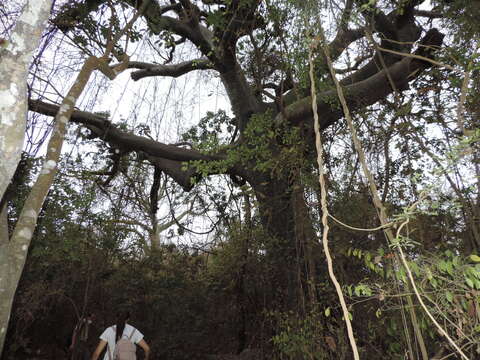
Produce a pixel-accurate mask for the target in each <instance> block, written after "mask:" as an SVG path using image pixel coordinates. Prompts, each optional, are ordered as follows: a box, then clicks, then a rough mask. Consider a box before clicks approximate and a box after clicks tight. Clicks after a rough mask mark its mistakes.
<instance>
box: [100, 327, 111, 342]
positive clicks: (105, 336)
mask: <svg viewBox="0 0 480 360" xmlns="http://www.w3.org/2000/svg"><path fill="white" fill-rule="evenodd" d="M111 330H112V329H111V328H109V327H108V328H106V329H105V331H104V332H103V333H102V335H100V340H103V341H106V342H107V343H108V340H109V339H110V336H109V334H110V332H111Z"/></svg>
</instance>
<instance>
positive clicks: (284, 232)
mask: <svg viewBox="0 0 480 360" xmlns="http://www.w3.org/2000/svg"><path fill="white" fill-rule="evenodd" d="M142 3H143V1H129V0H125V1H120V0H119V1H107V0H85V1H81V2H73V1H72V2H67V4H66V5H65V6H63V7H62V8H61V9H60V10H59V12H58V14H56V16H55V17H54V18H53V20H52V22H53V23H54V24H56V25H57V26H58V28H59V29H61V30H62V31H63V32H64V33H66V34H72V33H73V34H75V35H76V36H75V37H74V39H75V38H76V39H82V37H81V36H78V34H79V33H80V32H82V31H83V33H84V34H91V35H92V34H94V33H95V31H92V27H93V28H94V29H95V26H100V25H99V24H96V23H95V19H96V16H97V15H96V14H100V13H102V11H104V9H105V7H107V6H122V7H124V8H127V9H128V8H134V7H137V8H138V7H139V6H141V5H142ZM452 4H453V5H452ZM458 4H459V2H455V1H453V2H452V1H438V2H427V1H422V0H404V1H363V0H346V1H338V2H332V3H331V5H332V7H325V6H324V5H325V4H323V2H320V1H318V2H317V1H305V2H296V1H288V0H283V1H282V0H279V1H256V0H228V1H227V0H224V1H222V0H204V1H190V0H179V1H173V0H172V1H168V2H167V1H164V2H163V1H151V3H150V4H149V5H148V9H147V11H145V13H144V15H143V18H144V20H145V24H146V26H147V29H146V30H145V32H144V35H143V36H145V37H149V40H151V43H156V44H157V45H158V44H163V46H164V49H163V51H164V54H165V58H166V61H165V63H163V64H159V63H153V62H152V60H151V59H150V58H149V53H148V52H145V55H137V58H136V59H132V61H130V63H129V65H128V66H129V68H130V69H131V70H132V72H131V78H132V79H133V80H135V81H143V80H142V79H145V78H147V77H153V76H157V77H179V76H182V75H185V74H187V73H189V72H193V71H209V72H210V73H214V74H215V75H216V76H218V77H219V78H220V79H221V82H222V84H223V86H224V88H225V90H226V94H227V97H228V99H229V102H230V105H231V110H232V113H233V118H232V120H231V123H230V124H228V125H230V126H233V128H234V130H233V131H232V133H231V139H229V141H228V142H218V141H216V140H215V138H214V137H213V138H211V139H204V140H208V141H206V142H207V143H208V144H205V143H203V144H200V143H199V142H198V141H197V142H190V143H189V144H187V143H186V142H182V143H180V144H174V145H173V144H167V143H161V142H158V141H155V140H153V139H151V138H149V137H144V136H140V135H138V134H135V133H132V132H130V131H125V130H124V128H123V127H122V126H116V119H105V117H104V116H100V115H98V114H94V113H90V112H85V111H80V110H78V111H75V112H74V113H73V115H72V121H73V122H75V123H78V124H80V125H81V126H83V127H86V128H87V129H89V131H90V134H91V137H92V138H97V139H100V140H101V141H102V142H104V143H106V144H108V146H109V147H110V148H111V149H112V151H111V154H113V155H112V159H113V160H114V162H113V163H114V166H113V168H112V173H114V172H115V170H116V169H118V164H119V161H120V160H121V158H122V157H123V158H125V159H128V154H130V153H136V154H138V157H137V159H142V160H143V161H148V162H149V163H150V164H151V166H152V167H154V168H155V170H156V173H157V175H158V173H159V172H160V171H161V172H164V173H165V174H167V175H168V176H170V178H171V179H173V180H174V181H175V182H177V183H178V184H179V185H180V186H181V187H182V188H183V189H184V190H185V191H190V190H192V189H193V188H194V187H195V185H196V184H197V183H198V182H199V181H200V180H201V179H202V178H205V177H208V176H210V175H215V174H225V175H229V176H230V177H231V179H232V180H233V181H234V182H235V183H237V184H244V183H248V184H249V185H250V186H251V188H252V189H253V191H254V194H255V197H256V200H257V203H258V211H259V215H260V219H261V223H262V225H263V227H264V229H265V230H266V232H267V233H268V236H269V240H268V241H267V242H266V244H265V253H266V259H267V261H268V265H269V268H270V269H271V270H272V272H271V278H270V282H271V286H272V289H271V291H269V292H268V294H269V295H270V298H269V299H268V303H269V304H271V305H272V306H273V307H277V308H279V309H292V308H296V306H297V305H298V303H299V302H301V301H302V300H301V299H304V297H305V296H310V300H311V301H312V302H315V300H316V297H318V294H316V293H315V290H316V289H315V288H314V287H312V288H310V290H311V291H308V292H307V291H305V290H304V289H306V288H308V287H309V284H311V283H312V281H309V280H312V277H313V279H314V277H315V274H316V271H317V270H316V269H317V268H318V262H319V260H320V259H321V257H320V256H319V251H318V247H317V245H316V243H317V235H316V229H317V227H316V224H313V223H312V221H311V220H310V218H311V211H310V210H311V209H310V208H309V206H308V205H307V203H306V201H305V197H304V187H305V186H307V185H308V184H307V181H306V179H305V174H308V173H310V174H314V173H315V172H316V170H315V168H314V166H313V165H312V164H313V159H314V158H315V146H314V139H315V136H314V127H313V113H312V104H311V102H312V97H311V96H310V89H311V87H310V85H311V84H310V81H309V80H308V76H307V75H306V74H307V68H308V59H307V53H308V48H309V44H310V42H311V41H312V40H313V39H317V36H318V33H319V28H318V21H324V24H323V26H324V27H325V28H327V39H328V40H327V42H326V43H325V44H323V46H324V47H327V48H328V52H329V54H330V56H331V59H332V61H333V63H334V66H335V67H336V68H337V70H339V71H338V72H339V73H341V80H340V84H341V86H342V88H343V93H344V94H345V98H346V105H347V106H348V108H349V109H350V111H351V112H352V113H353V114H354V118H355V115H358V116H359V117H358V118H357V120H358V119H361V116H360V115H365V114H367V115H365V116H368V111H370V110H371V109H375V108H376V107H378V106H386V105H391V104H392V103H395V104H394V105H395V106H394V107H393V108H394V109H395V111H396V112H397V114H400V113H403V114H404V117H405V114H406V113H407V115H408V113H409V111H412V109H415V108H418V107H421V106H423V102H422V101H423V100H424V99H423V98H421V96H420V95H422V94H421V93H420V92H418V93H417V94H418V99H419V101H418V102H415V101H417V100H416V97H415V96H410V97H409V98H408V101H405V103H402V101H403V100H402V94H409V89H410V87H411V86H412V84H417V83H419V84H424V85H423V86H424V87H423V90H422V91H423V92H427V91H430V90H431V89H432V88H433V89H435V87H436V86H438V84H440V82H441V81H442V80H443V79H444V78H445V77H446V76H448V75H446V76H445V74H442V73H439V72H437V73H431V74H429V73H428V72H429V71H430V70H431V68H432V67H439V68H441V67H442V64H441V63H439V62H438V61H436V60H435V59H434V58H435V56H436V54H437V53H439V52H441V50H442V46H443V42H444V37H445V35H448V36H449V37H450V38H452V37H453V36H454V35H455V34H451V33H450V34H447V33H445V34H443V33H442V32H440V31H439V30H438V29H437V28H436V27H435V26H438V25H439V23H438V20H436V19H438V18H442V17H443V16H446V15H447V14H446V13H443V11H444V10H445V9H447V8H448V9H450V8H452V6H453V8H454V9H456V11H465V9H464V8H463V7H461V6H459V5H458ZM445 11H446V10H445ZM476 11H477V10H476ZM450 29H451V28H447V27H446V28H445V30H442V31H444V32H446V31H450ZM135 35H139V34H138V33H137V34H135ZM83 36H84V35H83ZM83 39H85V36H84V37H83ZM92 39H93V35H92V38H90V39H87V40H88V41H93V40H92ZM88 41H87V42H88ZM449 41H450V40H449ZM85 43H86V42H85V41H82V44H81V45H82V46H85ZM186 45H188V46H190V48H191V49H192V48H193V50H191V51H189V52H185V51H184V52H183V53H184V54H185V53H187V54H188V55H189V56H190V58H189V59H185V58H181V57H180V56H179V55H177V54H176V50H177V49H185V48H186ZM321 48H322V47H319V48H318V49H319V50H318V51H316V52H314V56H315V59H314V64H315V69H316V72H315V77H316V81H317V82H318V83H317V89H318V90H317V93H316V99H317V100H316V101H317V108H318V113H319V121H320V130H321V131H322V133H323V136H324V137H327V140H328V136H335V135H334V132H332V131H330V130H331V128H332V127H334V126H338V125H339V124H341V123H342V121H343V119H344V112H343V110H342V106H341V105H340V102H339V100H338V98H337V90H336V89H335V86H334V82H333V81H332V79H331V77H330V71H329V68H328V66H327V65H328V62H327V58H326V57H325V56H324V52H323V51H320V49H321ZM156 50H158V48H157V49H156ZM160 51H161V50H160ZM352 56H354V57H355V59H351V57H352ZM174 59H175V60H177V59H181V61H179V62H178V63H172V61H173V62H174ZM410 94H411V93H410ZM29 105H30V110H32V111H35V112H38V113H41V114H44V115H48V116H54V115H55V114H56V113H57V112H58V106H56V105H55V104H52V103H47V102H45V101H42V100H38V99H31V100H30V104H29ZM378 119H379V120H383V121H385V122H388V121H391V117H389V116H383V118H382V117H381V116H379V117H378ZM392 124H393V121H392ZM386 137H388V134H387V135H386ZM186 139H187V140H188V137H187V138H186ZM197 140H198V139H197ZM330 140H332V139H330ZM172 142H173V141H172ZM196 145H201V146H197V147H196ZM387 148H388V145H387ZM334 153H335V148H334V147H333V148H331V153H327V154H326V156H327V157H328V156H332V157H333V156H334ZM387 158H388V156H387ZM387 160H388V159H387ZM385 177H386V178H387V180H386V181H384V183H385V184H386V185H385V186H384V192H385V193H386V192H387V190H388V175H385ZM347 200H350V199H347ZM470 218H471V219H473V218H474V217H472V216H470ZM475 226H478V224H477V225H475ZM475 226H473V228H475ZM473 239H474V240H473V241H472V244H471V247H472V248H475V247H476V248H478V247H479V244H478V237H473ZM302 289H303V290H302Z"/></svg>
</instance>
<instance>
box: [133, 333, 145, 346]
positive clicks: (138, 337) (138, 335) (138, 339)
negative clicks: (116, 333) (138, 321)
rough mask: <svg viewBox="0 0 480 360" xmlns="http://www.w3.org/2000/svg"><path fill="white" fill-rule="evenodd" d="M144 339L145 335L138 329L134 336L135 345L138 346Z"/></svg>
mask: <svg viewBox="0 0 480 360" xmlns="http://www.w3.org/2000/svg"><path fill="white" fill-rule="evenodd" d="M142 339H143V334H142V333H141V332H140V331H138V329H135V332H134V333H133V335H132V342H133V343H135V344H138V343H139V342H140V340H142Z"/></svg>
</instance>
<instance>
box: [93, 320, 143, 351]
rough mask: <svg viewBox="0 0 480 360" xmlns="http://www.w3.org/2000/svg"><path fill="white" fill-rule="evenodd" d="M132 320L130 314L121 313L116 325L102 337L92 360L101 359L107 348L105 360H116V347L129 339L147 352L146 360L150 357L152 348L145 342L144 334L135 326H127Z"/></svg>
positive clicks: (109, 328) (107, 329) (108, 329)
mask: <svg viewBox="0 0 480 360" xmlns="http://www.w3.org/2000/svg"><path fill="white" fill-rule="evenodd" d="M129 318H130V313H129V312H121V313H119V314H117V322H116V325H113V326H110V327H108V328H106V329H105V331H104V332H103V333H102V335H100V342H99V343H98V346H97V348H96V349H95V352H94V353H93V355H92V358H91V360H97V359H98V358H99V357H100V354H101V353H102V351H103V349H104V348H105V346H107V351H106V352H105V356H104V357H103V360H114V354H115V346H116V345H117V343H118V342H119V341H120V340H121V339H127V340H129V341H130V342H132V343H133V344H136V345H138V346H140V347H141V348H142V349H143V351H145V360H148V358H149V356H150V347H149V346H148V344H147V343H146V342H145V340H143V334H142V333H141V332H140V331H138V330H137V329H136V328H134V327H133V326H131V325H129V324H127V321H128V320H129Z"/></svg>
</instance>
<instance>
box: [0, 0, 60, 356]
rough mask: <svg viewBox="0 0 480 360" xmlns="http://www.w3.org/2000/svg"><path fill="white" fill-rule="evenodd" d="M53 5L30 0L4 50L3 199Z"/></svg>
mask: <svg viewBox="0 0 480 360" xmlns="http://www.w3.org/2000/svg"><path fill="white" fill-rule="evenodd" d="M50 8H51V0H41V1H27V3H26V4H25V6H24V7H23V11H22V14H21V15H20V17H19V19H18V20H17V23H16V24H15V28H14V30H13V33H12V36H11V39H10V42H9V45H8V46H7V48H6V49H5V50H3V51H2V50H0V79H2V81H1V82H0V198H1V197H2V196H3V194H4V193H5V190H6V189H7V187H8V184H9V183H10V180H11V179H12V176H13V174H14V173H15V170H16V168H17V164H18V163H19V161H20V156H21V153H22V148H23V141H24V138H25V127H26V121H27V75H28V69H29V66H30V62H31V59H32V55H33V53H34V51H35V50H36V48H37V46H38V42H39V40H40V37H41V35H42V32H43V29H44V27H45V22H46V20H47V18H48V15H49V13H50ZM0 291H1V288H0ZM1 333H2V329H1V328H0V334H1ZM0 349H1V342H0Z"/></svg>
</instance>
